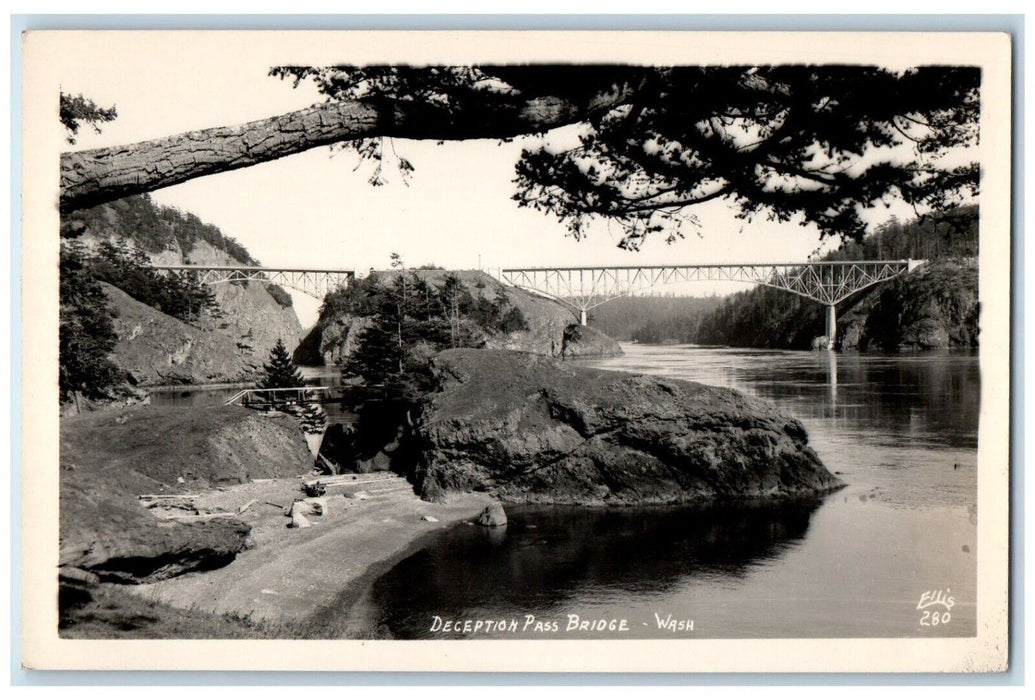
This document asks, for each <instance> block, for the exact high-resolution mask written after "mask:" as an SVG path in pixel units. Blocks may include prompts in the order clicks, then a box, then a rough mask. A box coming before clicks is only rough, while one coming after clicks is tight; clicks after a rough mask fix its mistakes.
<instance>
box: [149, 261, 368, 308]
mask: <svg viewBox="0 0 1035 700" xmlns="http://www.w3.org/2000/svg"><path fill="white" fill-rule="evenodd" d="M153 267H154V269H156V270H159V271H162V272H167V273H169V274H173V275H191V276H194V278H195V279H196V280H198V281H199V282H200V283H202V284H223V283H225V282H258V283H260V284H276V285H279V286H281V287H290V288H291V289H295V290H297V291H299V292H302V293H303V294H307V295H308V296H311V297H314V298H316V299H320V300H322V299H323V298H324V296H326V295H327V293H328V292H330V291H332V290H334V289H337V288H339V287H345V286H347V285H348V284H349V282H351V281H352V279H353V278H354V277H355V272H353V271H352V270H312V269H304V268H275V267H249V266H230V265H154V266H153Z"/></svg>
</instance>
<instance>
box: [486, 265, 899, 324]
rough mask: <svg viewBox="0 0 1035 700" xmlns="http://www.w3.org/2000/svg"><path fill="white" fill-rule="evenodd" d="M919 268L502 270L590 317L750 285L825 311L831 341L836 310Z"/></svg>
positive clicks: (512, 281)
mask: <svg viewBox="0 0 1035 700" xmlns="http://www.w3.org/2000/svg"><path fill="white" fill-rule="evenodd" d="M919 264H920V261H916V260H859V261H830V262H811V263H745V264H735V265H630V266H615V267H533V268H521V269H509V270H501V271H500V277H501V279H502V280H503V281H504V282H505V283H507V284H509V285H512V286H515V287H521V288H524V289H528V290H531V291H534V292H538V293H539V294H543V295H545V296H548V297H551V298H553V299H556V300H557V301H560V302H562V303H564V304H566V305H568V306H569V307H571V308H572V309H573V310H574V311H575V312H577V314H578V316H579V321H580V322H581V323H582V324H583V325H585V324H586V314H587V312H588V311H589V310H590V309H593V308H596V307H597V306H600V305H601V304H604V303H606V302H608V301H611V300H612V299H617V298H618V297H623V296H630V295H632V294H636V293H638V292H643V291H646V290H648V289H651V288H653V287H656V286H659V285H663V284H673V283H678V282H698V281H724V282H746V283H749V284H761V285H764V286H767V287H773V288H776V289H782V290H784V291H786V292H790V293H792V294H797V295H799V296H803V297H806V298H808V299H812V300H813V301H816V302H818V303H820V304H823V305H824V306H826V307H827V338H828V342H829V343H833V338H834V335H835V333H836V330H837V328H836V316H835V311H834V309H835V306H836V305H837V304H839V303H840V302H842V301H844V300H845V299H847V298H848V297H850V296H851V295H853V294H855V293H856V292H860V291H862V290H863V289H866V288H867V287H872V286H873V285H875V284H879V283H880V282H886V281H888V280H890V279H894V278H895V277H898V276H899V275H901V274H903V273H904V272H908V271H910V270H912V269H913V268H915V267H916V266H917V265H919Z"/></svg>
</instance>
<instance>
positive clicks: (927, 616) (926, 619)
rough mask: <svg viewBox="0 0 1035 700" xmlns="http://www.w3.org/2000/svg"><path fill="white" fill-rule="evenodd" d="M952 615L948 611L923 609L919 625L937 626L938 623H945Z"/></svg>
mask: <svg viewBox="0 0 1035 700" xmlns="http://www.w3.org/2000/svg"><path fill="white" fill-rule="evenodd" d="M951 619H952V616H951V615H950V614H949V611H948V610H946V611H945V612H940V611H938V610H933V611H932V610H925V611H924V612H923V614H922V615H921V616H920V626H921V627H937V626H938V625H947V624H949V620H951Z"/></svg>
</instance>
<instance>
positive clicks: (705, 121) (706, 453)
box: [21, 31, 1011, 672]
mask: <svg viewBox="0 0 1035 700" xmlns="http://www.w3.org/2000/svg"><path fill="white" fill-rule="evenodd" d="M1010 52H1011V45H1010V37H1009V36H1008V35H1004V34H991V33H977V32H970V33H967V32H962V33H956V34H953V35H949V34H933V33H932V34H925V33H894V32H870V33H847V34H846V33H840V34H824V33H805V32H798V33H763V32H755V33H750V32H726V33H720V32H715V33H692V32H653V33H652V32H607V33H600V32H288V31H268V32H249V31H147V32H144V31H67V32H60V31H41V32H28V33H26V34H25V35H24V36H23V46H22V56H23V58H22V60H23V66H24V68H23V70H24V76H25V77H24V80H23V97H22V100H23V107H24V111H23V117H22V119H23V122H22V124H23V136H22V138H23V152H24V169H23V174H22V178H23V179H22V182H23V191H22V207H23V215H24V231H23V236H22V262H21V275H22V300H23V304H24V306H23V309H24V311H23V323H24V328H23V331H22V343H23V344H22V348H23V350H22V357H23V362H24V374H23V387H24V388H23V393H22V396H23V405H22V408H21V413H22V425H23V428H24V431H23V436H22V441H23V452H22V471H21V473H22V501H21V502H22V516H23V520H22V522H23V526H22V553H23V578H22V596H23V610H22V614H23V631H24V634H23V663H24V664H25V665H26V666H27V667H30V668H73V669H75V668H109V669H152V668H182V669H256V670H260V669H267V670H308V669H315V668H324V669H327V670H352V671H362V670H424V671H427V670H503V671H536V670H541V671H878V672H885V671H986V672H987V671H1002V670H1004V669H1005V668H1006V666H1007V659H1008V653H1009V646H1008V643H1007V631H1008V625H1007V620H1008V615H1009V610H1008V605H1007V600H1008V598H1007V581H1008V574H1009V571H1008V554H1009V530H1008V524H1009V515H1010V512H1009V468H1010V464H1009V438H1010V435H1009V427H1010V405H1009V394H1010V392H1009V387H1010V359H1011V358H1010V308H1011V307H1010V283H1011V266H1010V249H1011V230H1010V213H1011V203H1010V177H1011V173H1010V139H1011V132H1010V130H1011V123H1010V116H1011V112H1010V81H1011V74H1010ZM124 640H149V641H160V642H170V643H174V642H175V644H169V645H168V646H162V647H154V646H150V645H126V644H124V643H122V642H123V641H124ZM184 640H187V641H189V642H190V643H188V644H184V643H182V642H183V641H184ZM270 640H274V641H279V642H283V644H270V643H269V642H270ZM562 641H563V642H565V643H563V644H561V643H560V642H562ZM260 642H261V644H260ZM158 648H160V649H162V650H163V651H162V652H161V653H156V652H155V649H158ZM332 649H333V650H334V651H333V652H331V651H330V650H332Z"/></svg>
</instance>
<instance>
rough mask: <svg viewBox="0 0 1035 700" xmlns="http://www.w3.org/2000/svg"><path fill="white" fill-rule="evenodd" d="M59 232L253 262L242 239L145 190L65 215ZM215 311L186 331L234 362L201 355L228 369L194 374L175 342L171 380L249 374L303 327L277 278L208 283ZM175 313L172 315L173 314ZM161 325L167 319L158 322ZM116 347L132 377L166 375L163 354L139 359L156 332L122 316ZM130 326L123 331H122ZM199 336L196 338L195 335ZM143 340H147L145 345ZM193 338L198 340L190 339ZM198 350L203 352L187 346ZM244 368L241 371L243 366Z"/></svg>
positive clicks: (86, 242) (151, 250) (151, 252)
mask: <svg viewBox="0 0 1035 700" xmlns="http://www.w3.org/2000/svg"><path fill="white" fill-rule="evenodd" d="M62 232H63V235H66V236H67V235H69V234H72V235H74V236H75V240H76V241H77V243H78V244H80V245H81V246H82V247H83V249H84V250H85V251H86V252H87V253H89V252H91V251H93V250H96V249H97V248H98V247H99V246H100V245H101V243H102V242H104V241H110V242H113V243H115V244H117V245H122V246H129V247H132V248H135V249H137V250H140V251H143V252H144V253H146V255H147V258H148V259H149V260H150V261H151V263H152V264H156V265H212V266H221V265H229V266H233V265H258V262H257V261H256V260H254V259H253V258H252V257H251V256H250V255H249V254H248V251H247V250H245V249H244V248H243V247H242V246H241V245H240V244H239V243H237V242H236V241H234V240H233V239H232V238H229V237H228V236H225V235H223V234H222V233H221V232H220V231H219V229H218V228H217V227H215V226H212V225H210V224H204V223H203V222H201V221H200V219H198V217H196V216H195V215H193V214H188V213H183V212H180V211H178V210H176V209H173V208H172V207H162V206H159V205H157V204H155V203H154V202H153V201H152V200H151V198H150V197H148V196H146V195H144V196H139V197H127V198H125V199H121V200H117V201H115V202H111V203H109V204H103V205H100V206H98V207H93V208H91V209H86V210H82V211H77V212H75V213H74V214H72V215H70V217H69V218H68V219H66V220H64V221H62ZM212 291H213V292H214V293H215V299H216V302H217V304H218V311H217V312H216V313H214V314H213V315H212V316H211V317H208V318H202V319H199V320H198V321H197V322H195V323H193V324H192V326H193V327H194V328H193V330H192V331H191V332H189V333H188V334H189V335H191V336H192V337H194V336H197V337H198V338H201V337H207V338H208V340H206V341H204V342H205V343H207V344H209V345H211V346H213V347H230V348H233V353H234V354H235V355H236V356H237V361H236V362H235V361H232V360H231V359H230V358H226V357H222V356H217V357H212V358H210V359H208V360H206V361H205V364H206V365H207V366H209V367H210V368H211V367H219V366H224V367H226V368H227V371H226V372H225V373H220V372H207V371H202V372H201V373H198V374H194V373H192V372H191V371H190V368H191V367H192V366H193V365H192V363H184V362H180V361H176V359H175V358H176V357H178V356H179V355H181V354H182V345H180V344H176V343H174V344H173V345H171V346H169V347H168V348H167V354H168V355H170V357H172V358H173V360H172V361H171V365H175V366H177V367H178V368H179V369H178V370H177V371H176V372H175V373H174V375H175V376H174V377H173V379H172V381H173V382H174V383H192V384H193V383H205V382H221V381H236V380H240V379H246V378H248V374H249V371H250V370H253V369H254V368H256V367H258V366H261V364H262V362H263V361H264V360H265V359H266V358H267V357H268V355H269V351H270V350H271V349H272V348H273V346H274V345H275V344H276V342H277V340H278V339H282V340H283V341H284V343H285V345H287V346H288V347H289V348H293V347H295V346H296V345H297V344H298V341H299V339H300V338H301V336H302V327H301V325H300V324H299V321H298V317H297V316H296V315H295V310H294V308H293V306H292V302H291V297H290V296H289V295H288V294H287V293H286V292H285V291H284V290H283V289H281V288H279V287H277V286H275V285H265V284H261V283H257V282H232V283H224V284H218V285H213V286H212ZM172 320H175V319H172ZM155 323H157V324H158V325H168V324H166V323H165V322H164V321H157V320H156V321H155ZM118 325H119V326H120V328H121V332H120V335H119V347H118V348H117V350H116V353H115V356H114V360H115V362H116V363H117V364H119V365H120V367H124V368H125V369H127V370H128V371H129V372H130V374H131V375H133V376H138V375H140V376H144V375H146V376H148V377H149V378H148V379H147V380H145V381H144V382H143V383H147V384H150V383H161V381H158V382H155V381H153V380H155V379H156V378H159V377H160V376H161V375H162V374H163V370H162V365H163V362H162V361H161V360H156V361H155V362H152V363H150V364H152V365H154V366H153V368H147V367H145V366H143V365H141V362H142V361H143V362H147V358H150V357H152V356H153V355H154V353H155V352H156V351H160V350H161V347H160V346H156V345H154V343H155V342H160V341H161V338H160V337H159V336H154V335H152V336H148V337H146V338H145V337H143V336H140V335H134V334H133V333H132V328H133V327H135V326H130V325H129V324H127V323H119V324H118ZM127 329H128V330H130V331H131V332H129V333H126V332H125V331H126V330H127ZM199 342H200V341H199ZM146 343H151V344H150V345H147V344H146ZM194 345H195V346H196V345H197V342H195V343H194ZM192 354H193V355H194V356H195V357H200V352H193V353H192ZM242 369H243V370H245V371H244V372H243V373H242V371H241V370H242Z"/></svg>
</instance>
